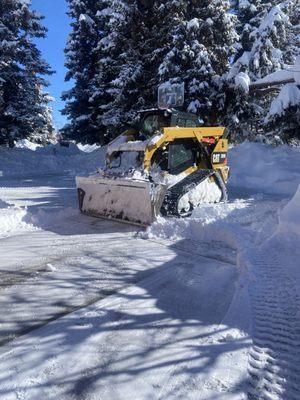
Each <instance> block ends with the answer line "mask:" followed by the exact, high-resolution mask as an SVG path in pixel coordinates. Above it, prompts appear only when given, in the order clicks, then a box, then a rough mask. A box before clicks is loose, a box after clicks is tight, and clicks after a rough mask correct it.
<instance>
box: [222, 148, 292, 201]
mask: <svg viewBox="0 0 300 400" xmlns="http://www.w3.org/2000/svg"><path fill="white" fill-rule="evenodd" d="M229 165H230V168H231V177H230V180H229V185H230V186H236V187H243V188H248V189H253V190H254V191H255V192H256V193H267V194H277V195H281V196H289V197H291V196H292V195H293V194H294V193H295V192H296V190H297V188H298V185H299V183H300V148H299V147H288V146H279V147H276V148H273V147H271V146H267V145H264V144H261V143H250V142H244V143H242V144H241V145H239V146H236V147H234V148H232V149H231V150H230V152H229Z"/></svg>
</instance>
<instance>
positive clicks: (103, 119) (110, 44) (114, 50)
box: [92, 0, 141, 141]
mask: <svg viewBox="0 0 300 400" xmlns="http://www.w3.org/2000/svg"><path fill="white" fill-rule="evenodd" d="M101 3H102V4H101V5H102V8H101V9H99V10H98V12H97V21H98V25H99V26H100V27H101V32H102V35H101V36H100V37H99V41H98V44H97V48H96V54H97V59H98V64H97V71H96V76H95V78H94V81H95V83H96V85H97V90H96V91H95V93H94V95H93V96H92V100H93V104H94V106H95V109H97V122H98V124H99V126H101V131H102V134H104V136H105V141H109V140H110V139H111V138H112V137H114V136H116V135H117V134H118V133H120V129H121V128H122V126H124V124H126V123H127V122H129V121H130V120H131V116H130V115H129V114H130V112H131V110H132V106H133V104H132V97H134V98H135V102H136V103H137V102H138V98H137V97H136V96H135V95H134V94H133V93H130V87H131V86H132V83H133V82H135V80H136V78H137V76H138V75H139V73H140V65H141V60H140V59H139V57H138V56H137V55H136V52H135V48H134V47H135V43H134V41H133V35H132V30H133V22H134V19H135V12H136V10H135V4H134V2H131V3H132V4H130V2H129V1H123V0H103V1H102V2H101ZM132 90H133V91H134V88H132ZM130 94H131V96H130Z"/></svg>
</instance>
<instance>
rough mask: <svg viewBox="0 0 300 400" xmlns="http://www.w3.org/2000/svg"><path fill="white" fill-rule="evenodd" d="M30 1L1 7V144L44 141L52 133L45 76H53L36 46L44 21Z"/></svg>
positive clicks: (12, 0) (8, 1)
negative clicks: (20, 141) (29, 139)
mask: <svg viewBox="0 0 300 400" xmlns="http://www.w3.org/2000/svg"><path fill="white" fill-rule="evenodd" d="M30 3H31V2H30V1H23V0H1V3H0V50H1V51H0V141H2V142H3V141H10V143H12V142H13V141H14V140H16V139H20V138H24V137H28V136H30V135H32V136H33V138H34V139H35V140H37V141H43V140H44V139H45V138H47V135H49V134H51V133H52V132H53V126H52V121H51V111H50V108H49V106H48V103H49V100H50V98H49V96H48V94H46V93H44V92H43V88H44V87H45V86H47V81H46V80H45V78H44V76H45V75H49V74H51V73H52V71H51V69H50V67H49V65H48V64H47V63H46V61H44V60H43V59H42V57H41V53H40V51H39V50H38V49H37V46H36V44H35V43H34V42H33V39H34V38H44V37H45V36H46V28H45V27H44V26H43V25H42V23H41V21H42V19H43V18H42V17H41V16H40V15H38V14H37V13H36V12H35V11H33V10H31V6H30Z"/></svg>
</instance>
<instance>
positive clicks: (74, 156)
mask: <svg viewBox="0 0 300 400" xmlns="http://www.w3.org/2000/svg"><path fill="white" fill-rule="evenodd" d="M18 146H19V147H17V148H14V149H8V148H1V147H0V177H4V178H12V177H27V176H38V175H43V174H61V173H67V174H72V175H76V174H77V173H88V172H93V171H95V170H96V169H97V168H98V167H100V166H101V165H103V164H104V159H105V150H104V149H101V148H99V147H95V146H94V147H92V146H82V145H80V147H78V146H76V145H72V144H71V145H70V146H69V147H63V146H60V145H59V144H56V145H49V146H46V147H36V146H32V144H31V143H30V142H29V144H28V143H26V142H22V143H21V144H19V145H18ZM0 184H1V180H0Z"/></svg>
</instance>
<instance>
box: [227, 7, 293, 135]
mask: <svg viewBox="0 0 300 400" xmlns="http://www.w3.org/2000/svg"><path fill="white" fill-rule="evenodd" d="M297 4H298V0H288V1H285V2H283V3H280V4H278V2H276V1H262V0H255V1H253V2H249V1H248V0H239V1H237V15H238V19H239V23H238V31H239V33H240V37H241V40H240V43H239V46H238V52H237V57H236V61H235V63H234V64H233V66H232V68H231V70H230V73H229V74H228V76H227V79H228V80H229V82H231V83H234V84H235V86H236V91H235V94H234V96H232V95H229V96H231V101H230V99H229V101H228V109H227V115H228V120H227V123H228V124H229V125H230V128H231V130H232V131H235V130H236V131H237V132H238V136H240V137H239V138H240V139H243V138H245V137H249V138H253V137H255V134H256V133H257V128H258V127H259V126H260V127H261V126H262V120H263V119H264V118H265V115H266V112H267V110H268V106H269V103H270V101H272V98H273V97H274V95H273V94H272V93H269V94H268V95H267V96H264V97H261V98H259V99H257V98H255V99H253V98H250V97H249V96H248V91H249V83H250V82H251V81H252V82H255V81H256V80H258V79H260V78H262V77H264V76H266V75H268V74H270V73H272V72H275V71H277V70H280V69H282V68H284V64H285V63H286V62H291V61H292V60H293V59H294V57H295V54H296V48H297V45H295V43H294V40H293V39H292V38H295V35H294V29H293V27H292V23H291V18H290V17H292V16H294V15H295V13H296V10H297V9H299V4H298V5H297ZM298 15H299V11H298ZM255 120H256V121H257V122H256V124H255V123H253V122H254V121H255ZM253 127H256V128H255V129H253ZM241 133H242V135H240V134H241Z"/></svg>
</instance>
